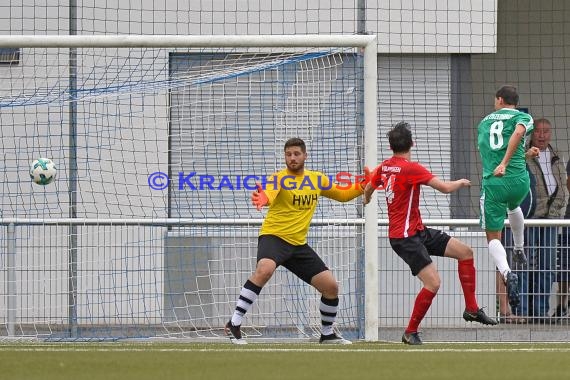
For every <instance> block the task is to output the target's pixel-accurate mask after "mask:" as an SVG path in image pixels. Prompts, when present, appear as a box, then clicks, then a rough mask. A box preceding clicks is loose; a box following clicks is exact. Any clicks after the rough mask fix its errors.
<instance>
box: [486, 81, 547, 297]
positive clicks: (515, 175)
mask: <svg viewBox="0 0 570 380" xmlns="http://www.w3.org/2000/svg"><path fill="white" fill-rule="evenodd" d="M518 101H519V95H518V93H517V89H516V88H515V87H513V86H503V87H501V88H500V89H499V90H498V91H497V93H496V94H495V112H493V113H491V114H489V115H487V116H485V117H484V118H483V120H481V122H480V123H479V126H478V146H479V153H480V154H481V161H482V165H483V178H482V181H481V198H480V209H481V218H480V224H481V227H482V228H483V229H484V230H485V233H486V235H487V243H488V245H489V254H490V255H491V257H492V258H493V260H494V261H495V265H496V266H497V269H498V271H499V272H500V273H501V275H502V276H503V278H504V281H505V284H506V285H507V293H508V297H509V304H510V305H511V307H512V308H516V307H517V306H518V304H519V303H520V299H519V290H518V277H517V275H516V274H515V273H512V272H511V268H510V267H509V263H508V262H507V253H506V251H505V248H504V247H503V245H502V244H501V231H502V230H503V226H504V221H505V212H506V213H507V216H508V219H509V223H510V226H511V229H512V232H513V240H514V253H513V259H514V260H515V261H519V262H523V263H524V262H526V257H525V255H524V250H523V246H524V216H523V213H522V210H521V208H520V207H519V205H520V204H521V202H522V201H523V199H524V198H525V197H526V195H527V194H528V192H529V189H530V180H529V176H528V172H527V170H526V162H525V161H526V157H536V156H537V155H538V149H537V148H531V149H529V150H528V151H527V152H526V153H525V148H524V139H525V137H526V136H528V135H529V134H530V133H531V132H532V130H533V129H534V126H533V120H532V117H531V116H530V115H529V114H527V113H524V112H521V111H519V110H517V109H516V106H517V104H518Z"/></svg>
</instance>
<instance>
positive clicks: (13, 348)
mask: <svg viewBox="0 0 570 380" xmlns="http://www.w3.org/2000/svg"><path fill="white" fill-rule="evenodd" d="M1 351H11V352H248V353H250V352H303V353H309V352H328V353H331V352H342V353H347V352H409V353H414V352H513V351H516V352H570V347H558V348H556V347H527V348H523V347H520V348H516V347H508V348H507V347H506V348H461V347H457V348H417V347H409V348H360V349H359V348H355V349H350V348H342V349H334V348H332V349H331V348H311V349H308V348H258V349H255V348H245V349H243V348H239V349H235V348H191V347H186V348H183V347H178V348H159V347H144V348H143V347H50V346H40V347H17V346H0V352H1Z"/></svg>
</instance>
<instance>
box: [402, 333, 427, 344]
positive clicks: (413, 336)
mask: <svg viewBox="0 0 570 380" xmlns="http://www.w3.org/2000/svg"><path fill="white" fill-rule="evenodd" d="M402 342H403V343H406V344H409V345H410V346H419V345H420V344H423V342H422V340H421V339H420V335H419V333H418V332H413V333H404V335H402Z"/></svg>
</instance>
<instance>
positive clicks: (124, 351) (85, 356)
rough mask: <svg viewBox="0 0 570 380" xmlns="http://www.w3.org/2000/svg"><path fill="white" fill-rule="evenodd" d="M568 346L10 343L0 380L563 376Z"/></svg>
mask: <svg viewBox="0 0 570 380" xmlns="http://www.w3.org/2000/svg"><path fill="white" fill-rule="evenodd" d="M569 358H570V343H551V344H549V343H432V342H430V343H426V344H424V345H423V346H416V347H411V346H405V345H403V344H401V343H387V342H383V343H366V342H357V343H355V344H353V345H350V346H323V345H319V344H316V343H283V344H269V343H251V344H248V345H245V346H234V345H232V344H229V343H168V344H166V343H81V344H78V343H11V344H0V378H2V379H6V380H19V379H26V380H33V379H38V380H39V379H41V380H51V379H73V380H82V379H104V380H114V379H117V380H146V379H153V380H157V379H158V380H170V379H248V380H252V379H271V380H278V379H294V380H301V379H323V380H332V379H343V380H349V379H389V380H398V379H406V380H409V379H436V380H445V379H454V380H457V379H461V380H467V379H477V380H481V379H533V380H536V379H564V378H568V376H569V374H570V372H569V371H570V359H569Z"/></svg>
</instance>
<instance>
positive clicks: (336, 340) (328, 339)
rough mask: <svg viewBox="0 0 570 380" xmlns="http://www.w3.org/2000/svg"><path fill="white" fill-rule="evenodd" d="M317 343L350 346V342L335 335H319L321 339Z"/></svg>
mask: <svg viewBox="0 0 570 380" xmlns="http://www.w3.org/2000/svg"><path fill="white" fill-rule="evenodd" d="M319 343H321V344H352V342H351V341H350V340H346V339H344V338H343V337H342V336H338V335H336V334H335V333H332V334H329V335H323V334H321V338H320V339H319Z"/></svg>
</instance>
